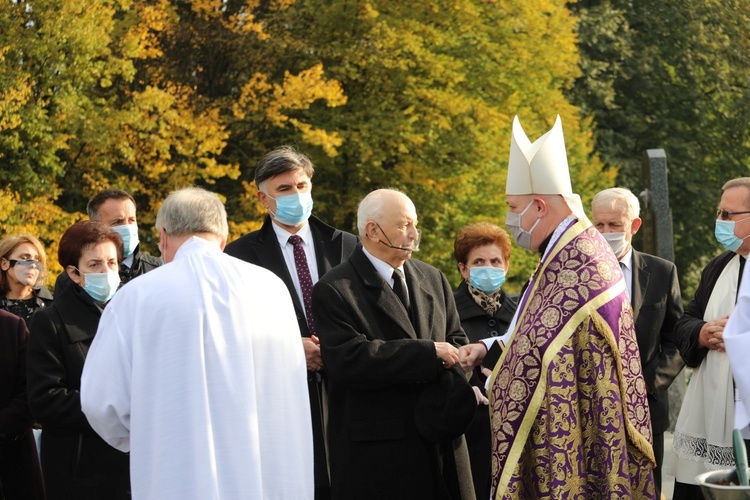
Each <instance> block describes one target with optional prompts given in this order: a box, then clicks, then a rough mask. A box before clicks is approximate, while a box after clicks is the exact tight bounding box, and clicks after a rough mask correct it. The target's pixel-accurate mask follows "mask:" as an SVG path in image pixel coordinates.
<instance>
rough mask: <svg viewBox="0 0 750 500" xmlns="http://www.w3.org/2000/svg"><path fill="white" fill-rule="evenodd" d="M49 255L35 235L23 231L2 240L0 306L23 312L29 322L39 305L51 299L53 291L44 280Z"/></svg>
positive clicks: (16, 312) (14, 312)
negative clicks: (48, 288) (45, 285)
mask: <svg viewBox="0 0 750 500" xmlns="http://www.w3.org/2000/svg"><path fill="white" fill-rule="evenodd" d="M46 268H47V255H46V254H45V253H44V247H43V246H42V244H41V243H40V242H39V240H38V239H36V238H35V237H33V236H31V235H29V234H24V235H20V236H8V237H6V238H3V240H2V241H0V309H5V310H6V311H8V312H11V313H13V314H15V315H16V316H20V317H21V318H23V319H24V320H25V321H26V322H27V323H28V321H29V320H30V319H31V316H32V315H33V314H34V312H35V311H36V310H37V309H41V308H42V307H45V306H47V305H49V303H50V302H52V293H50V291H49V290H47V289H46V288H45V287H44V286H43V285H42V284H43V283H44V277H45V276H46Z"/></svg>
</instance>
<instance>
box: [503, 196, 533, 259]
mask: <svg viewBox="0 0 750 500" xmlns="http://www.w3.org/2000/svg"><path fill="white" fill-rule="evenodd" d="M533 203H534V200H531V201H530V202H529V204H528V205H526V208H524V209H523V212H521V213H520V214H516V213H513V212H508V213H507V215H506V216H505V226H506V227H507V228H508V231H510V234H512V235H513V238H515V240H516V243H517V244H518V246H519V247H522V248H525V249H527V250H531V233H533V232H534V229H536V226H537V225H538V224H539V221H541V220H542V219H537V220H536V222H535V223H534V225H533V226H531V229H529V230H528V231H526V230H525V229H524V228H522V227H521V217H523V214H525V213H526V212H527V211H528V210H529V208H530V207H531V205H532V204H533Z"/></svg>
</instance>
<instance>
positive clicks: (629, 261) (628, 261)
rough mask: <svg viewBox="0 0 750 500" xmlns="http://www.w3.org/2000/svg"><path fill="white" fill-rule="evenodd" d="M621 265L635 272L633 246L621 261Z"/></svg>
mask: <svg viewBox="0 0 750 500" xmlns="http://www.w3.org/2000/svg"><path fill="white" fill-rule="evenodd" d="M620 263H621V264H622V265H623V266H625V267H626V268H627V269H630V270H631V271H632V270H633V246H632V245H631V246H630V249H629V250H628V252H627V253H626V254H625V257H623V258H622V259H620Z"/></svg>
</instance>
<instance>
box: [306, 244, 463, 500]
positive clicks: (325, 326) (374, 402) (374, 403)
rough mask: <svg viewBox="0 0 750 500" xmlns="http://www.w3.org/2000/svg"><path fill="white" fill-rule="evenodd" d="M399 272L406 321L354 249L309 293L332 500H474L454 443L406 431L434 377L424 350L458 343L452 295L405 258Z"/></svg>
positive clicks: (425, 268)
mask: <svg viewBox="0 0 750 500" xmlns="http://www.w3.org/2000/svg"><path fill="white" fill-rule="evenodd" d="M404 271H405V275H406V281H407V284H408V287H409V296H410V301H411V307H412V318H413V319H411V320H410V317H409V314H408V313H407V311H406V309H405V308H404V307H403V306H402V304H401V302H400V300H399V299H398V297H397V295H396V294H395V293H394V292H393V290H392V289H391V287H390V285H389V284H388V283H386V281H385V280H384V279H383V278H382V277H381V275H380V274H378V272H377V270H376V269H375V267H374V266H373V265H372V263H371V262H370V261H369V260H368V258H367V256H366V255H365V254H364V252H363V250H362V247H357V249H356V250H355V252H354V254H352V256H351V257H350V259H349V260H348V261H347V262H345V263H344V264H341V265H340V266H338V267H336V268H335V269H333V270H331V271H330V272H329V273H327V274H326V275H325V276H324V277H323V278H321V279H320V281H318V283H317V284H316V285H315V288H314V289H313V314H314V315H315V324H316V328H317V331H318V335H319V336H320V343H321V349H322V353H323V362H324V364H325V366H326V370H327V372H328V377H329V382H330V383H329V388H330V400H329V410H330V417H329V425H328V431H329V451H330V463H331V493H332V498H333V499H334V500H344V499H346V500H350V499H354V498H356V499H358V500H368V499H373V500H375V499H377V500H382V499H386V498H387V499H444V498H452V499H457V498H462V499H463V500H467V499H472V498H474V488H473V485H472V484H471V471H470V467H469V463H468V454H467V453H466V447H465V442H464V440H463V438H460V439H459V440H456V442H447V443H445V442H444V443H434V442H431V441H428V440H426V439H425V438H424V437H423V436H422V435H421V434H420V432H419V431H418V429H417V426H416V423H415V401H416V400H417V398H418V397H419V395H420V392H421V391H422V389H423V388H424V387H426V386H427V384H429V383H433V382H435V381H436V380H437V379H438V375H439V374H440V373H441V371H442V370H444V368H443V367H442V366H441V362H440V360H439V359H438V358H437V355H436V352H435V345H434V343H435V342H449V343H451V344H453V345H455V346H461V345H465V344H466V343H467V342H468V341H467V339H466V335H465V334H464V332H463V330H462V329H461V323H460V320H459V317H458V312H457V311H456V305H455V301H454V299H453V291H452V290H451V288H450V285H449V284H448V281H447V280H446V279H445V276H443V274H442V273H441V272H440V271H438V270H437V269H435V268H434V267H432V266H429V265H427V264H425V263H423V262H420V261H417V260H414V259H410V260H408V261H407V262H406V263H405V265H404ZM474 406H475V405H474ZM441 466H442V467H443V469H442V471H441V469H440V467H441ZM456 488H459V489H460V494H458V495H452V496H446V495H447V493H446V492H447V491H454V492H455V490H456Z"/></svg>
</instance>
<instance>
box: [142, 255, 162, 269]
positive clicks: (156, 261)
mask: <svg viewBox="0 0 750 500" xmlns="http://www.w3.org/2000/svg"><path fill="white" fill-rule="evenodd" d="M138 258H139V259H140V261H141V265H142V266H144V268H147V267H148V268H149V269H146V271H150V270H151V269H155V268H157V267H159V266H161V265H162V264H163V263H164V262H163V261H162V260H161V259H160V258H159V257H154V256H153V255H149V254H147V253H139V254H138Z"/></svg>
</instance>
